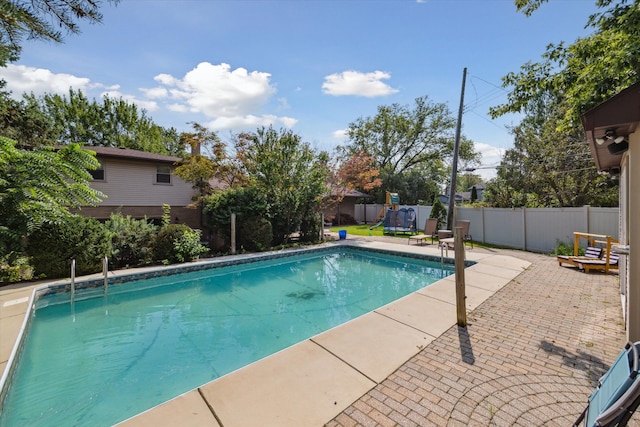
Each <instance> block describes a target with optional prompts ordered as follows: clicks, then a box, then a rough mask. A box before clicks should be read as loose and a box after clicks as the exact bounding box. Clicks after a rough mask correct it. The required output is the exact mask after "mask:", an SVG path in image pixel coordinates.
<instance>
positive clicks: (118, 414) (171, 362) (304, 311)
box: [0, 248, 453, 426]
mask: <svg viewBox="0 0 640 427" xmlns="http://www.w3.org/2000/svg"><path fill="white" fill-rule="evenodd" d="M452 273H453V270H452V268H448V267H447V266H445V269H444V270H443V269H441V266H440V263H434V262H428V261H425V260H419V259H413V258H404V257H398V256H391V255H383V254H379V253H375V252H370V251H358V250H354V249H349V248H342V249H337V250H331V251H320V252H315V253H312V254H306V255H300V256H292V257H286V258H280V259H272V260H268V261H259V262H253V263H247V264H243V265H239V266H232V267H221V268H215V269H209V270H203V271H199V272H191V273H184V274H177V275H172V276H167V277H163V278H155V279H147V280H143V281H140V280H139V281H133V282H128V283H125V284H121V285H118V286H112V287H111V288H110V290H109V295H108V297H107V298H104V297H95V298H91V299H86V300H81V301H76V302H75V304H74V306H73V307H71V305H70V304H69V302H68V301H67V302H65V303H56V304H54V303H53V302H54V301H56V300H57V301H59V300H60V297H59V296H57V297H43V298H42V300H41V301H39V303H38V306H40V308H38V309H37V310H35V313H34V316H35V317H34V318H33V319H32V322H31V324H30V327H29V331H28V335H27V337H26V340H25V343H24V348H23V351H22V354H21V357H20V358H19V363H18V366H17V368H16V372H15V376H14V377H13V381H12V384H11V388H10V389H9V393H8V395H7V397H6V399H5V402H4V405H3V408H2V412H1V413H0V425H1V426H24V425H29V426H36V425H43V426H44V425H46V426H51V425H55V426H65V425H66V426H72V425H91V426H101V425H112V424H114V423H117V422H119V421H122V420H124V419H126V418H129V417H131V416H133V415H135V414H137V413H140V412H142V411H144V410H146V409H148V408H151V407H153V406H155V405H157V404H160V403H162V402H164V401H166V400H169V399H171V398H173V397H175V396H177V395H179V394H182V393H184V392H186V391H189V390H191V389H194V388H196V387H198V386H200V385H202V384H204V383H206V382H209V381H211V380H213V379H216V378H218V377H220V376H222V375H225V374H227V373H229V372H232V371H234V370H236V369H239V368H241V367H243V366H245V365H247V364H250V363H252V362H254V361H256V360H259V359H261V358H263V357H265V356H268V355H270V354H273V353H275V352H277V351H279V350H282V349H284V348H286V347H288V346H291V345H293V344H295V343H297V342H300V341H302V340H304V339H307V338H309V337H312V336H314V335H316V334H318V333H320V332H323V331H326V330H328V329H330V328H332V327H335V326H337V325H340V324H342V323H344V322H347V321H349V320H351V319H353V318H355V317H358V316H360V315H362V314H364V313H367V312H369V311H372V310H374V309H376V308H378V307H380V306H382V305H384V304H387V303H389V302H391V301H393V300H396V299H398V298H400V297H402V296H404V295H407V294H409V293H411V292H413V291H416V290H418V289H420V288H423V287H424V286H427V285H429V284H431V283H433V282H435V281H437V280H439V279H441V278H443V277H445V276H448V275H449V274H452ZM47 298H51V303H49V304H48V301H47ZM72 309H73V310H72Z"/></svg>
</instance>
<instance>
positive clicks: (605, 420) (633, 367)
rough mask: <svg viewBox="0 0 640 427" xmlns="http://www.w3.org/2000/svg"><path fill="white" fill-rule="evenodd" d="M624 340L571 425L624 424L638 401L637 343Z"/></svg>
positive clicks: (639, 389) (639, 395) (601, 425)
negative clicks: (623, 343)
mask: <svg viewBox="0 0 640 427" xmlns="http://www.w3.org/2000/svg"><path fill="white" fill-rule="evenodd" d="M639 346H640V342H636V343H631V342H629V343H627V345H625V347H624V349H623V350H622V351H621V352H620V354H619V355H618V358H617V359H616V360H615V361H614V362H613V364H612V365H611V367H610V368H609V370H608V371H607V373H606V374H605V375H604V376H603V377H602V378H601V379H600V381H598V385H597V386H596V389H595V391H594V392H593V393H592V394H591V396H590V397H589V400H588V404H587V407H586V408H585V410H584V411H583V412H582V414H580V416H579V417H578V419H577V420H576V422H575V423H573V427H577V426H580V425H582V426H585V427H595V426H599V427H604V426H625V425H627V422H628V421H629V418H631V415H632V414H633V412H634V411H635V410H636V408H637V407H638V404H639V403H640V379H639V378H638V347H639Z"/></svg>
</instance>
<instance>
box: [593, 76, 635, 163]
mask: <svg viewBox="0 0 640 427" xmlns="http://www.w3.org/2000/svg"><path fill="white" fill-rule="evenodd" d="M639 123H640V82H636V83H634V84H633V85H631V86H629V87H628V88H626V89H624V90H623V91H622V92H620V93H619V94H617V95H615V96H614V97H612V98H609V99H608V100H607V101H605V102H603V103H602V104H600V105H598V106H597V107H595V108H593V109H591V110H589V111H587V112H586V113H585V114H583V115H582V126H583V127H584V130H585V133H586V135H587V142H588V143H589V148H590V149H591V155H592V156H593V159H594V160H595V163H596V167H597V168H598V170H599V171H607V172H613V173H616V172H618V171H619V170H620V164H621V160H622V153H624V152H625V151H626V149H625V147H628V144H629V134H631V133H634V132H635V131H636V129H637V127H638V124H639ZM621 137H624V138H621ZM616 138H617V139H616ZM625 144H626V145H625Z"/></svg>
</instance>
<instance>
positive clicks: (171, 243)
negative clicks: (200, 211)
mask: <svg viewBox="0 0 640 427" xmlns="http://www.w3.org/2000/svg"><path fill="white" fill-rule="evenodd" d="M206 252H207V248H206V247H205V246H203V245H202V244H200V230H193V229H191V227H189V226H188V225H186V224H169V225H167V226H165V227H162V228H161V229H160V232H159V233H158V235H157V236H156V238H155V241H154V244H153V258H154V259H155V260H158V261H162V262H164V263H169V264H173V263H177V262H189V261H193V260H194V259H197V258H199V257H200V255H202V254H204V253H206Z"/></svg>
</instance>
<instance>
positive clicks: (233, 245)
mask: <svg viewBox="0 0 640 427" xmlns="http://www.w3.org/2000/svg"><path fill="white" fill-rule="evenodd" d="M235 253H236V214H235V213H232V214H231V254H232V255H235Z"/></svg>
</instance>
